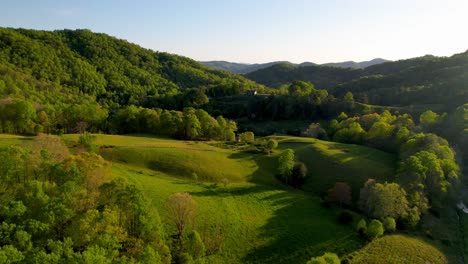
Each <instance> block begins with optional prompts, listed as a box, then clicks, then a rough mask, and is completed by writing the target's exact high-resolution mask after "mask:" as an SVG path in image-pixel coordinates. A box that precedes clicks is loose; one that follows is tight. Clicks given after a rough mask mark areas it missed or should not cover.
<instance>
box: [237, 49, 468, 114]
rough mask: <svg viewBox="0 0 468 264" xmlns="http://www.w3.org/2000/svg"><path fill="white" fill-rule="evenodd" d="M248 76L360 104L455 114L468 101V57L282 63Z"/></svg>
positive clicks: (466, 55) (266, 82) (272, 84)
mask: <svg viewBox="0 0 468 264" xmlns="http://www.w3.org/2000/svg"><path fill="white" fill-rule="evenodd" d="M245 76H246V77H247V78H249V79H251V80H254V81H256V82H258V83H261V84H264V85H268V86H271V87H280V86H281V85H284V84H287V83H290V82H292V81H296V80H302V81H308V82H312V83H314V84H315V86H316V87H318V88H320V89H328V90H329V91H331V93H332V94H333V95H335V96H337V97H342V96H344V95H345V94H346V93H347V92H352V93H353V94H354V99H355V100H356V101H358V102H362V103H371V104H375V105H396V106H408V105H418V104H419V105H420V104H441V105H445V110H453V109H454V108H455V107H457V106H459V105H462V104H463V103H465V102H467V101H468V52H465V53H461V54H456V55H453V56H452V57H434V56H424V57H420V58H414V59H408V60H400V61H395V62H386V63H382V64H378V65H373V66H370V67H367V68H365V69H345V68H333V67H323V66H306V67H296V66H293V65H285V64H278V65H274V66H271V67H269V68H265V69H262V70H258V71H255V72H252V73H249V74H247V75H245Z"/></svg>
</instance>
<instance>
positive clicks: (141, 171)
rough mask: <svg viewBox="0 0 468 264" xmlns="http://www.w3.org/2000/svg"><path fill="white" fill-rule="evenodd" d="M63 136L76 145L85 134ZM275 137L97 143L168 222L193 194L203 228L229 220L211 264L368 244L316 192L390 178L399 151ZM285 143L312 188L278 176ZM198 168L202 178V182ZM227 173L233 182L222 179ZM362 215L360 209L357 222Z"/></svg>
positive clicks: (296, 257) (2, 142)
mask: <svg viewBox="0 0 468 264" xmlns="http://www.w3.org/2000/svg"><path fill="white" fill-rule="evenodd" d="M62 138H63V139H64V140H65V141H66V142H67V144H69V145H70V146H73V145H74V144H75V143H76V141H77V140H78V135H63V136H62ZM275 138H276V139H277V140H278V141H279V143H280V145H279V149H278V150H276V151H275V152H274V153H272V154H270V155H265V154H252V153H246V152H243V151H242V149H243V147H242V145H236V144H233V145H226V144H224V143H218V142H192V141H176V140H172V139H164V138H155V137H150V136H138V135H134V136H115V135H96V144H98V145H99V146H101V148H100V152H101V154H102V155H103V156H104V157H105V158H106V159H108V160H110V161H112V172H113V174H114V175H115V176H117V177H121V178H124V179H126V180H128V181H129V182H132V183H134V184H136V185H137V186H139V188H141V189H142V190H144V191H145V193H146V194H147V197H148V199H149V200H150V202H151V203H152V204H153V205H154V206H155V207H156V208H157V209H158V211H159V213H160V215H161V218H162V219H163V221H165V219H166V212H165V207H164V203H165V202H166V200H167V198H168V197H169V196H170V195H172V194H174V193H177V192H189V193H190V194H191V195H192V196H193V197H194V199H195V200H196V202H197V204H198V209H197V219H196V224H195V228H196V229H198V230H202V229H203V228H204V227H205V226H213V225H216V224H220V225H221V226H222V228H223V230H224V236H225V243H224V248H223V250H222V251H221V253H218V254H215V255H211V256H209V257H207V258H206V263H305V262H306V261H307V260H308V259H310V258H311V257H312V256H318V255H322V254H323V253H324V252H329V251H331V252H335V253H337V254H338V255H339V256H350V255H352V252H355V251H357V250H359V249H360V248H362V246H363V245H364V244H365V241H363V240H362V239H361V238H360V237H359V236H358V235H357V233H356V232H355V230H354V225H340V224H339V223H338V220H337V219H338V214H339V212H340V210H338V209H326V208H323V207H322V206H321V205H320V199H319V198H318V196H316V195H315V193H314V192H317V193H320V192H323V191H326V190H327V189H328V188H329V187H331V186H332V185H333V184H334V183H335V182H336V181H346V182H348V183H349V184H350V185H351V186H352V187H353V189H354V195H356V194H357V193H358V191H357V190H359V188H360V187H361V186H362V184H363V182H364V181H365V180H367V178H370V177H371V178H375V179H377V180H379V181H385V180H389V181H390V180H391V179H392V177H393V173H394V165H395V157H394V156H392V155H390V154H387V153H384V152H381V151H378V150H375V149H371V148H366V147H362V146H356V145H346V144H340V143H333V142H326V141H320V140H316V139H309V138H298V137H285V136H278V137H275ZM28 139H30V138H23V137H16V136H9V135H0V146H7V145H9V144H10V145H11V144H15V145H18V144H21V145H24V144H25V142H27V140H28ZM285 148H292V149H294V150H295V152H296V154H297V159H299V160H301V161H303V162H304V163H306V164H307V166H308V168H309V174H310V179H309V180H308V181H307V183H306V185H305V189H306V190H307V191H312V192H307V191H306V192H304V191H302V190H297V189H293V188H290V187H288V186H285V185H283V184H282V183H280V182H279V181H278V180H277V179H276V178H275V174H276V168H277V166H278V164H277V159H278V156H279V154H280V153H281V151H282V150H283V149H285ZM193 172H195V173H197V175H198V178H199V180H198V181H196V182H195V181H194V180H193V179H192V178H191V174H192V173H193ZM224 178H226V179H228V180H229V184H227V186H224V185H223V184H220V183H219V182H220V180H221V179H224ZM359 218H360V217H359V216H358V215H356V216H355V219H354V221H357V220H359ZM169 226H170V225H169V224H167V226H166V227H167V228H168V227H169ZM366 250H368V249H367V247H366V248H364V249H363V251H359V253H357V254H355V256H356V257H359V256H361V255H362V256H367V255H368V254H367V253H366V254H364V253H362V252H367V251H366ZM421 250H425V248H423V249H421ZM353 256H354V255H353Z"/></svg>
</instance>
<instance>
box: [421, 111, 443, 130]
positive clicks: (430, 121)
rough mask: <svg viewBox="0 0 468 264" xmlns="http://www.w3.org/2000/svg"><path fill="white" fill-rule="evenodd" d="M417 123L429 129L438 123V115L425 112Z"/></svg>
mask: <svg viewBox="0 0 468 264" xmlns="http://www.w3.org/2000/svg"><path fill="white" fill-rule="evenodd" d="M419 122H420V123H421V125H423V126H425V127H430V126H432V125H435V124H437V123H438V122H439V115H438V114H437V113H434V112H432V111H431V110H427V111H425V112H423V113H422V114H421V115H420V116H419Z"/></svg>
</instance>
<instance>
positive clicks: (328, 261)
mask: <svg viewBox="0 0 468 264" xmlns="http://www.w3.org/2000/svg"><path fill="white" fill-rule="evenodd" d="M340 263H341V261H340V258H339V257H338V256H337V255H336V254H335V253H330V252H326V253H325V254H323V255H322V256H320V257H315V258H311V259H310V260H309V261H308V262H307V264H340Z"/></svg>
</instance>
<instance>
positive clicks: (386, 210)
mask: <svg viewBox="0 0 468 264" xmlns="http://www.w3.org/2000/svg"><path fill="white" fill-rule="evenodd" d="M359 206H360V208H361V209H362V210H363V211H364V212H365V213H366V214H367V215H368V216H370V217H372V218H376V219H382V220H383V219H385V218H386V217H392V218H394V219H403V218H406V217H407V216H408V211H409V204H408V201H407V199H406V192H405V190H403V189H402V188H401V187H400V186H399V185H398V184H397V183H384V184H381V183H375V181H374V180H372V179H370V180H368V181H367V182H366V183H365V185H364V188H362V189H361V193H360V199H359Z"/></svg>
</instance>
